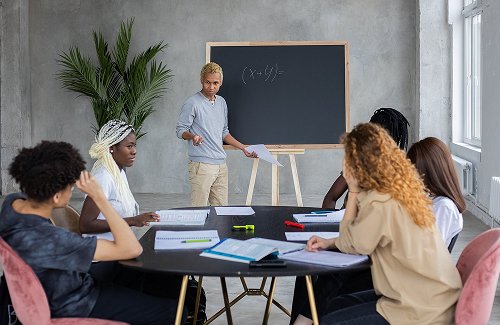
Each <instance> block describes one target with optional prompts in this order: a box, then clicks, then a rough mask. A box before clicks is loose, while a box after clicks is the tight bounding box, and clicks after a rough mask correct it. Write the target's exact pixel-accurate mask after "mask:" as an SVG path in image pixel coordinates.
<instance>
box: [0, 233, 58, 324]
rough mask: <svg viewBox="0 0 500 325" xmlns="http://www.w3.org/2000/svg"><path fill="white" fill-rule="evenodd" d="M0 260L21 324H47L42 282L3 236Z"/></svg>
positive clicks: (45, 301)
mask: <svg viewBox="0 0 500 325" xmlns="http://www.w3.org/2000/svg"><path fill="white" fill-rule="evenodd" d="M0 262H2V267H3V271H4V275H5V279H6V280H7V285H8V287H9V293H10V298H11V300H12V305H13V306H14V310H15V311H16V316H17V318H18V319H19V320H20V321H21V323H22V324H40V325H45V324H49V323H50V308H49V303H48V301H47V296H46V295H45V291H44V290H43V287H42V284H41V283H40V281H39V280H38V277H37V276H36V274H35V272H33V270H32V269H31V267H30V266H29V265H28V264H26V263H25V262H24V261H23V260H22V259H21V258H20V257H19V255H17V253H16V252H15V251H14V250H13V249H12V248H11V247H10V246H9V245H8V244H7V243H6V242H5V240H3V238H0Z"/></svg>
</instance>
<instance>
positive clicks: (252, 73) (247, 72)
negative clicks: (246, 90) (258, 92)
mask: <svg viewBox="0 0 500 325" xmlns="http://www.w3.org/2000/svg"><path fill="white" fill-rule="evenodd" d="M283 73H285V71H283V70H279V68H278V63H276V64H275V65H274V66H271V67H270V66H269V65H266V68H265V69H264V72H263V71H262V69H252V68H249V67H245V68H244V69H243V72H242V73H241V80H242V81H243V83H244V84H245V85H246V84H247V81H248V82H250V81H254V80H257V81H263V82H267V81H269V82H273V81H274V79H276V76H278V75H282V74H283Z"/></svg>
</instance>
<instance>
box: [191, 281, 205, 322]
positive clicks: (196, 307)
mask: <svg viewBox="0 0 500 325" xmlns="http://www.w3.org/2000/svg"><path fill="white" fill-rule="evenodd" d="M202 282H203V277H202V276H201V275H200V278H199V279H198V290H197V291H196V302H195V304H194V315H193V325H196V321H197V320H198V307H199V306H200V295H201V283H202Z"/></svg>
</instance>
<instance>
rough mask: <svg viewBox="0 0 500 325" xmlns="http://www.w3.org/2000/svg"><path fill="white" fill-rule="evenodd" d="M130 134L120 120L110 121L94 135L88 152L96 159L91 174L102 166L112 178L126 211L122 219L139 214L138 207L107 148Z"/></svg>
mask: <svg viewBox="0 0 500 325" xmlns="http://www.w3.org/2000/svg"><path fill="white" fill-rule="evenodd" d="M130 132H135V131H134V128H133V127H132V126H131V125H128V124H127V123H125V122H123V121H120V120H110V121H109V122H107V123H106V124H104V125H103V127H102V128H101V129H100V130H99V132H98V133H97V134H96V136H95V143H93V144H92V146H91V147H90V150H89V154H90V157H92V158H94V159H97V161H96V162H95V163H94V167H92V173H93V172H94V171H95V170H96V169H97V168H99V167H100V166H103V167H104V168H106V169H107V170H108V172H109V173H110V174H111V176H112V177H113V180H114V181H115V184H116V187H117V189H118V195H119V196H120V199H121V201H122V203H123V205H124V208H125V211H126V212H125V213H126V215H125V216H122V217H123V218H128V217H133V216H135V215H137V214H139V205H138V204H137V202H136V201H135V199H134V196H133V195H132V192H131V191H130V188H129V186H128V184H127V182H126V181H125V179H124V178H123V177H122V176H121V175H120V168H118V165H117V164H116V162H115V160H114V159H113V156H112V155H111V153H110V152H109V147H111V146H113V145H115V144H117V143H119V142H120V141H122V140H123V139H125V138H126V137H127V136H128V135H129V134H130Z"/></svg>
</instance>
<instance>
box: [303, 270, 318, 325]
mask: <svg viewBox="0 0 500 325" xmlns="http://www.w3.org/2000/svg"><path fill="white" fill-rule="evenodd" d="M306 284H307V294H308V296H309V303H310V305H311V315H312V319H313V324H314V325H319V321H318V311H317V310H316V301H315V300H314V290H313V285H312V280H311V276H310V275H306Z"/></svg>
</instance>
